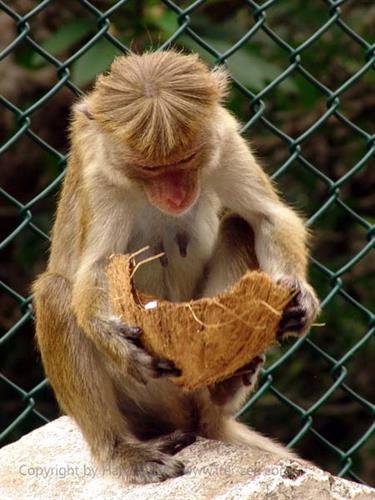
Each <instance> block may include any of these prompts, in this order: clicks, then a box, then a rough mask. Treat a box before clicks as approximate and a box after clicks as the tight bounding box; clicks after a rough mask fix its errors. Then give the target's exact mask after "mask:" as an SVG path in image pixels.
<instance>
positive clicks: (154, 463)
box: [34, 52, 318, 482]
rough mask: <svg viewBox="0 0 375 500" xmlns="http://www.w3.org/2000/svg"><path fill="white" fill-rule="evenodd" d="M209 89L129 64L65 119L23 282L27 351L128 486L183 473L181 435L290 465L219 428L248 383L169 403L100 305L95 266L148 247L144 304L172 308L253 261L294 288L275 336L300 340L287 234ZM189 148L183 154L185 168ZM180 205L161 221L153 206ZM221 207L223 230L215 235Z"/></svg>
mask: <svg viewBox="0 0 375 500" xmlns="http://www.w3.org/2000/svg"><path fill="white" fill-rule="evenodd" d="M223 88H225V76H223V74H221V73H220V72H210V71H209V70H208V69H206V68H205V66H204V65H203V63H201V62H199V60H198V59H197V57H196V56H184V55H181V54H178V53H176V52H165V53H160V54H159V53H158V54H146V55H144V56H135V55H131V56H128V57H122V58H119V59H117V60H116V61H115V62H114V64H113V66H112V69H111V72H110V73H109V75H107V76H105V77H100V78H99V79H98V83H97V85H96V89H95V90H94V92H93V93H92V94H90V95H89V96H88V97H87V98H85V99H84V100H83V101H82V102H81V103H80V105H79V106H78V107H77V108H76V109H75V112H74V116H73V120H72V129H71V143H72V147H71V156H70V159H69V165H68V170H67V175H66V177H65V180H64V185H63V189H62V193H61V196H60V200H59V204H58V210H57V216H56V221H55V224H54V229H53V232H52V246H51V254H50V259H49V263H48V268H47V271H46V272H45V273H44V274H42V275H41V276H40V277H39V278H38V280H37V281H36V283H35V284H34V300H35V309H36V331H37V339H38V344H39V347H40V350H41V353H42V359H43V363H44V366H45V370H46V374H47V376H48V378H49V380H50V382H51V384H52V386H53V388H54V390H55V393H56V396H57V399H58V401H59V403H60V405H61V407H62V408H63V409H64V410H65V411H66V412H67V413H68V414H70V415H71V416H72V417H73V418H75V420H76V421H77V423H78V425H79V426H80V428H81V430H82V432H83V434H84V436H85V437H86V439H87V441H88V443H89V445H90V447H91V450H92V452H93V455H94V457H95V458H96V459H97V460H98V461H99V462H100V463H102V464H103V463H104V464H107V465H108V464H109V465H110V466H115V467H119V468H120V472H122V473H123V474H124V476H125V477H126V478H127V479H128V480H131V481H138V482H149V481H160V480H164V479H167V478H169V477H174V476H177V475H179V474H181V473H183V465H182V464H181V462H180V461H179V460H177V459H176V458H174V457H173V456H171V454H173V453H174V452H176V450H178V449H180V448H181V447H183V446H186V445H188V444H189V443H191V442H192V439H193V437H192V436H191V432H193V433H194V434H199V435H202V436H205V437H208V438H213V439H224V440H226V441H228V442H231V443H239V442H242V443H246V444H250V443H252V444H253V445H254V446H258V447H262V448H264V449H267V450H272V451H274V452H275V453H278V454H279V455H281V456H292V455H291V454H290V453H289V452H288V451H286V450H285V449H284V448H282V447H281V446H280V445H277V444H275V443H273V442H272V441H270V440H266V438H264V437H263V436H259V435H258V434H256V433H254V432H253V431H251V430H250V429H248V428H246V427H245V426H243V425H242V424H239V423H235V422H233V418H232V416H231V415H233V412H235V411H236V409H238V408H239V405H240V404H241V402H243V401H244V399H245V398H246V395H247V394H248V393H249V391H250V390H251V385H250V386H245V385H242V384H237V382H236V384H227V383H226V381H224V382H223V385H222V386H218V387H216V389H217V390H215V388H212V387H211V388H210V390H209V389H208V388H204V389H202V390H200V391H197V392H196V393H194V394H192V395H186V394H183V393H182V391H181V390H180V389H179V388H177V387H176V386H175V385H174V384H172V382H171V381H170V380H168V376H171V375H176V373H175V368H174V367H173V366H172V365H171V363H168V362H166V361H165V360H156V359H154V358H152V357H151V356H150V355H149V354H148V353H146V352H145V351H144V350H143V349H142V348H141V347H140V346H139V342H138V340H137V338H138V337H137V335H139V333H137V330H136V329H135V328H133V327H134V326H137V325H124V324H123V323H121V321H119V318H117V317H115V316H114V315H113V311H112V310H111V307H110V305H109V301H108V296H107V282H106V277H105V266H106V264H107V261H108V258H109V256H110V255H111V254H113V253H132V252H134V251H136V250H138V249H139V248H142V247H144V246H146V245H148V246H149V247H150V250H149V252H148V255H149V256H151V255H154V254H155V253H156V251H155V249H160V248H163V249H164V250H165V252H166V256H167V262H168V265H165V261H164V264H163V262H162V261H161V260H158V261H154V262H152V263H150V265H148V266H143V268H142V270H141V271H139V272H137V275H136V286H137V288H139V289H141V290H143V291H144V292H146V293H150V294H153V295H156V296H159V297H161V298H165V299H169V300H172V301H184V300H190V299H192V298H195V297H196V296H197V290H198V289H199V288H200V290H201V295H203V296H209V295H211V294H214V295H215V294H217V293H218V292H220V291H222V290H224V289H225V288H226V287H227V286H229V285H231V284H233V282H234V281H236V279H238V277H239V275H240V274H241V272H243V270H244V269H246V268H247V266H248V265H249V264H254V262H255V261H256V262H255V263H256V265H259V267H260V269H262V270H263V271H265V272H267V273H269V274H270V276H271V278H272V279H274V280H276V281H277V280H279V279H281V280H289V282H291V283H292V284H294V286H296V288H297V289H298V290H299V294H298V297H297V298H298V301H297V303H296V305H294V304H293V307H291V309H290V310H289V311H288V315H286V316H285V318H283V320H282V327H283V332H284V331H289V330H293V331H294V332H295V333H296V334H300V333H303V332H305V331H306V329H307V328H308V326H309V325H310V324H311V322H312V321H313V319H314V318H315V316H316V314H317V311H318V302H317V299H316V297H315V294H314V292H313V290H312V288H311V286H310V285H309V284H308V283H307V282H306V263H307V249H306V232H305V229H304V226H303V222H302V221H301V219H300V218H299V217H298V216H297V215H296V213H295V212H294V211H293V210H291V209H290V208H289V207H287V206H286V205H285V204H283V203H282V202H281V200H280V199H279V197H278V196H277V194H276V193H275V191H274V189H273V186H272V185H271V183H270V181H269V179H268V178H267V176H266V175H265V174H264V172H263V171H262V169H261V167H260V166H259V165H258V164H257V162H256V161H255V159H254V157H253V155H252V153H251V151H250V149H249V147H248V146H247V144H246V143H245V141H244V140H243V139H242V138H241V137H240V136H239V134H238V124H237V122H236V120H235V119H234V118H233V117H232V116H231V115H230V114H229V113H228V112H227V111H226V110H225V109H224V108H223V107H222V106H221V105H220V98H221V95H222V93H223ZM136 131H137V133H135V132H136ZM191 144H194V145H197V144H199V152H197V153H196V154H195V155H192V153H194V152H195V150H194V147H193V146H191ZM151 157H152V159H153V161H152V162H151V163H150V158H151ZM159 160H160V161H161V163H159ZM144 167H150V169H151V170H152V172H153V173H152V174H151V173H150V172H149V171H148V170H147V168H146V169H145V168H144ZM129 172H133V173H136V175H135V176H133V175H130V174H129ZM182 172H185V173H182ZM185 174H186V175H185ZM150 186H151V187H150ZM159 188H160V189H159ZM150 189H151V191H152V189H153V190H154V191H155V192H156V193H157V196H154V197H153V198H152V197H151V202H150V194H149V191H148V190H150ZM158 190H159V191H158ZM181 193H182V195H181V196H182V199H183V203H182V205H181V206H182V210H180V212H179V213H178V214H177V209H174V208H173V206H172V205H171V204H170V203H169V201H168V200H169V198H168V197H171V198H173V197H175V198H176V199H177V198H178V197H179V196H180V194H181ZM185 195H186V196H185ZM167 202H168V203H169V204H168V203H167ZM223 208H227V209H228V210H229V211H232V212H234V213H236V214H238V217H236V218H235V220H232V221H231V222H230V220H226V221H224V222H223V223H222V225H221V227H220V222H219V217H218V213H219V212H220V211H221V210H222V209H223ZM250 227H251V228H252V232H251V231H250ZM181 234H183V235H184V241H185V243H184V245H185V244H186V245H187V251H186V249H184V250H183V251H181V248H180V247H179V245H178V243H177V242H178V241H179V235H181ZM146 256H147V255H146ZM255 256H256V259H255V258H254V257H255ZM144 257H145V256H144V255H142V258H144ZM205 271H206V275H205ZM204 276H205V279H204V281H203V283H202V278H203V277H204ZM280 325H281V323H280ZM238 380H239V379H238V377H237V379H236V381H238Z"/></svg>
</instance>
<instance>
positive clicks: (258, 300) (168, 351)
mask: <svg viewBox="0 0 375 500" xmlns="http://www.w3.org/2000/svg"><path fill="white" fill-rule="evenodd" d="M143 265H147V263H144V264H143ZM134 267H135V261H134V259H133V258H132V256H131V255H115V256H112V257H111V260H110V263H109V265H108V268H107V276H108V283H109V294H110V300H111V303H112V306H113V308H114V311H115V313H116V314H118V315H119V316H120V317H121V319H122V320H123V321H124V323H126V324H128V325H131V326H139V327H141V328H142V330H143V334H142V337H141V340H142V343H143V345H144V347H145V349H146V350H147V351H148V352H149V353H150V354H152V355H154V356H157V357H161V358H166V359H169V360H172V361H173V362H174V363H175V365H176V366H177V367H178V368H180V369H181V370H182V375H181V376H180V377H173V378H171V380H172V381H173V382H174V383H175V384H177V385H178V386H180V387H182V388H183V389H184V390H187V391H192V390H195V389H199V388H200V387H203V386H207V385H210V384H213V383H215V382H218V381H220V380H223V379H225V378H227V377H229V376H230V375H232V374H233V373H234V372H235V371H236V370H238V369H240V368H242V367H243V366H244V365H246V364H247V363H249V362H250V361H251V360H252V359H253V358H254V357H255V356H257V355H259V354H262V353H264V352H265V351H266V350H267V349H268V348H269V347H270V346H272V345H274V344H276V343H277V338H276V334H277V330H278V325H279V321H280V319H281V316H282V312H283V309H284V308H285V306H286V305H287V303H288V302H289V301H290V300H291V299H292V297H293V291H292V290H290V289H288V288H286V287H285V286H281V285H276V284H275V283H273V282H272V280H271V279H270V277H269V276H268V275H267V274H265V273H262V272H259V271H248V272H247V273H246V274H245V275H244V276H243V277H242V278H241V279H240V280H239V281H238V282H237V283H236V284H235V285H234V286H233V287H232V288H231V289H229V290H228V291H226V292H224V293H221V294H219V295H217V296H216V297H214V298H212V299H211V298H203V299H199V300H192V301H190V302H180V303H173V302H169V301H167V300H161V299H158V298H157V297H151V296H149V295H145V294H142V293H140V292H138V291H137V290H136V289H135V288H134V284H133V281H132V278H131V276H132V273H133V272H134ZM151 301H156V307H154V308H151V309H145V308H144V305H145V304H146V303H149V302H151ZM152 305H153V306H155V302H153V303H152Z"/></svg>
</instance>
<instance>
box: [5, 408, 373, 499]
mask: <svg viewBox="0 0 375 500" xmlns="http://www.w3.org/2000/svg"><path fill="white" fill-rule="evenodd" d="M179 458H181V460H183V461H184V463H185V464H186V469H187V471H186V474H185V475H184V476H182V477H179V478H176V479H170V480H168V481H165V482H163V483H153V484H147V485H130V484H124V483H122V482H120V481H119V480H118V478H116V477H115V476H114V474H111V473H110V472H109V471H106V472H105V473H103V472H102V471H100V472H99V470H98V468H97V467H96V466H95V464H94V463H93V462H92V460H91V458H90V454H89V450H88V448H87V445H86V444H85V442H84V441H83V438H82V436H81V434H80V432H79V430H78V428H77V427H76V425H75V424H74V422H73V421H72V420H71V419H70V418H68V417H61V418H59V419H57V420H55V421H54V422H52V423H50V424H48V425H45V426H43V427H40V428H39V429H37V430H35V431H33V432H31V433H30V434H28V435H26V436H24V437H23V438H21V439H20V440H19V441H17V442H16V443H13V444H10V445H8V446H5V447H4V448H2V449H1V450H0V498H1V499H6V500H13V499H17V500H18V499H20V498H22V499H28V498H30V499H34V498H35V499H38V500H39V499H40V500H48V499H57V498H61V499H66V498H71V499H74V500H78V499H81V500H90V499H106V500H108V499H124V498H126V499H134V500H136V499H137V500H138V499H139V498H142V500H154V499H155V498H162V499H165V500H169V499H170V500H172V499H173V500H175V499H176V498H184V499H185V498H186V499H192V500H193V499H194V500H197V499H205V498H210V499H212V498H215V499H220V500H229V499H231V500H232V499H238V500H242V499H255V500H261V499H262V500H264V499H266V498H272V500H278V499H283V500H285V499H288V500H289V499H296V500H297V499H298V500H301V499H303V500H310V499H311V500H316V499H319V500H325V499H337V500H339V499H340V500H342V499H360V500H367V499H375V489H372V488H368V487H366V486H362V485H359V484H357V483H353V482H350V481H347V480H344V479H340V478H337V477H335V476H332V475H331V474H329V473H327V472H324V471H322V470H320V469H318V468H317V467H312V466H311V467H310V466H308V465H306V464H305V463H302V462H299V461H297V460H292V461H288V460H285V459H280V458H278V457H276V456H274V455H271V454H269V453H266V452H262V451H260V450H257V449H249V447H242V446H241V447H240V446H232V445H227V444H224V443H219V442H217V441H208V440H205V439H200V440H198V441H197V443H195V444H194V445H192V446H190V447H188V448H186V449H184V450H182V451H181V452H180V453H179Z"/></svg>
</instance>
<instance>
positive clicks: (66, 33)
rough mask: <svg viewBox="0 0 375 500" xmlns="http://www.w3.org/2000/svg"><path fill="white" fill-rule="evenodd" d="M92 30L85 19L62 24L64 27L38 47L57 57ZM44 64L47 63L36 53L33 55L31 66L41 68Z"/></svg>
mask: <svg viewBox="0 0 375 500" xmlns="http://www.w3.org/2000/svg"><path fill="white" fill-rule="evenodd" d="M92 29H93V25H92V23H91V22H89V21H88V20H87V19H76V20H74V21H70V22H68V23H66V24H64V26H62V27H61V28H60V29H59V30H57V31H56V32H55V33H53V34H52V35H51V36H50V37H49V38H48V39H47V40H46V41H45V42H43V43H42V44H40V45H41V47H42V48H43V49H44V50H46V51H47V52H49V53H50V54H52V55H53V56H57V55H59V54H60V53H61V52H63V51H64V50H67V49H69V48H70V47H72V46H74V45H75V44H76V43H78V42H79V41H80V40H82V38H83V37H85V36H86V35H88V34H89V33H90V31H92ZM46 62H47V61H46V60H45V59H44V58H43V57H42V56H41V55H40V54H38V53H34V54H33V56H32V58H31V64H32V65H33V66H42V65H43V64H46Z"/></svg>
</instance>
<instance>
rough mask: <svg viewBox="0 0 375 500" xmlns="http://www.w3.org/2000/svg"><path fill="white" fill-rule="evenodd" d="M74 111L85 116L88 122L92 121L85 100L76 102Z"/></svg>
mask: <svg viewBox="0 0 375 500" xmlns="http://www.w3.org/2000/svg"><path fill="white" fill-rule="evenodd" d="M74 111H76V112H78V113H82V114H83V115H85V116H86V118H88V119H89V120H93V119H94V117H93V116H92V114H91V112H90V110H89V107H88V105H87V102H86V101H85V100H83V101H80V102H78V103H77V104H76V105H75V106H74Z"/></svg>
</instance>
